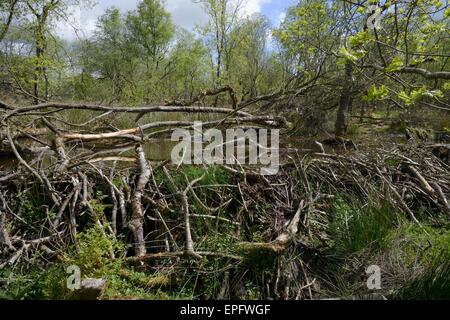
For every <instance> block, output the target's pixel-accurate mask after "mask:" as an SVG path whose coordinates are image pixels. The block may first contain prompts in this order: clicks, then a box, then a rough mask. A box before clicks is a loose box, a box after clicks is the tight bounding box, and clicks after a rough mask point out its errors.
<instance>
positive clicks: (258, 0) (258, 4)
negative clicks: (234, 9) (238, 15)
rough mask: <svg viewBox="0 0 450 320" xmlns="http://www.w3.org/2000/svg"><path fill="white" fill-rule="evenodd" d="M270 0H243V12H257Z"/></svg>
mask: <svg viewBox="0 0 450 320" xmlns="http://www.w3.org/2000/svg"><path fill="white" fill-rule="evenodd" d="M270 2H272V0H244V5H243V10H242V11H243V13H244V14H246V15H252V14H254V13H259V12H261V10H262V6H263V5H264V4H266V3H270Z"/></svg>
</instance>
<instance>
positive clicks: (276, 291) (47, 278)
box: [0, 104, 450, 299]
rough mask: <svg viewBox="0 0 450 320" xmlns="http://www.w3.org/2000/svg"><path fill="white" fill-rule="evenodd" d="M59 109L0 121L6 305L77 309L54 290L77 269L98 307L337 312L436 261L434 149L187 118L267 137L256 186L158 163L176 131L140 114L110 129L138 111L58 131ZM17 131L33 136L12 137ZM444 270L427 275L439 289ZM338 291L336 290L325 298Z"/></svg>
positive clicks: (440, 162)
mask: <svg viewBox="0 0 450 320" xmlns="http://www.w3.org/2000/svg"><path fill="white" fill-rule="evenodd" d="M71 108H73V109H77V108H79V107H78V106H77V105H65V104H60V105H59V104H53V105H51V104H44V105H38V106H32V107H22V108H15V107H11V108H10V109H9V110H6V111H4V112H3V115H2V118H3V123H4V125H3V127H2V128H3V129H2V145H3V151H2V152H1V156H2V160H1V163H0V165H1V175H0V182H1V187H0V190H1V192H0V196H1V198H0V200H1V207H0V208H1V220H0V222H1V224H0V240H1V244H2V251H1V265H0V266H1V269H2V274H3V275H4V279H3V280H2V282H1V283H2V288H3V289H2V290H3V292H4V294H6V295H9V294H14V295H16V294H17V295H20V294H29V293H28V292H30V291H32V292H33V295H35V296H36V297H38V298H50V297H59V298H60V297H66V298H74V297H75V296H77V297H79V298H83V295H87V296H89V295H90V294H92V293H90V292H88V293H80V291H71V290H69V289H67V288H66V285H65V279H66V277H67V274H66V268H67V267H69V266H77V267H79V268H80V270H81V272H82V274H83V277H84V278H85V279H97V281H99V282H98V283H99V285H100V287H99V288H97V289H98V290H97V291H96V292H97V294H96V295H94V296H95V297H101V298H108V299H114V298H118V299H128V298H132V299H135V298H164V297H179V298H181V297H184V298H189V297H198V298H233V299H235V298H238V299H248V298H261V299H317V298H326V297H337V296H338V297H347V298H348V297H351V296H345V295H343V294H344V291H340V290H344V289H346V290H349V291H348V292H352V293H351V295H352V296H354V297H357V296H361V297H362V296H365V295H368V294H369V295H370V294H371V292H370V291H368V289H367V288H364V285H365V282H364V281H363V280H362V279H364V276H365V270H366V268H367V267H368V266H370V265H382V266H383V267H384V268H389V270H390V273H389V280H386V281H389V282H387V283H389V286H387V287H386V288H385V289H384V290H382V291H378V292H377V293H378V294H382V295H383V297H389V298H396V297H407V296H408V294H412V293H410V291H408V290H413V289H412V288H411V289H410V288H409V287H407V286H406V287H405V283H403V282H402V281H401V279H404V278H405V277H407V279H408V281H412V282H411V283H408V285H410V286H413V285H425V284H424V283H421V282H420V281H425V280H422V278H421V277H425V276H431V275H428V273H429V272H430V270H433V269H428V268H429V265H428V264H430V265H431V266H437V265H439V263H441V262H443V261H447V262H448V261H449V260H448V259H447V260H446V258H445V256H441V254H445V252H446V251H445V250H446V248H447V249H448V245H449V236H450V234H449V233H448V232H447V231H446V230H447V229H446V227H445V226H447V225H448V220H449V218H450V206H449V202H448V201H449V200H448V196H449V192H450V172H449V169H450V167H449V162H448V161H449V153H448V151H449V149H448V147H446V145H445V144H438V143H435V142H429V143H425V142H423V141H420V140H417V139H413V140H410V141H409V142H404V143H403V144H400V143H395V142H394V143H393V142H392V141H390V142H386V143H385V144H384V145H383V144H380V145H379V146H378V149H374V148H372V147H370V148H366V149H368V150H365V149H364V148H362V149H360V148H358V146H357V143H356V144H355V143H354V142H351V143H348V142H347V143H345V142H342V144H339V143H338V142H339V141H328V140H325V141H323V140H322V142H314V141H312V140H311V141H306V142H305V140H301V139H298V138H292V137H288V133H289V131H290V130H291V129H290V127H291V126H290V125H289V124H288V123H287V122H286V121H285V120H284V119H282V118H271V117H254V116H252V115H250V114H247V113H245V114H242V115H240V116H239V115H238V116H233V118H227V116H226V114H227V113H229V114H233V113H235V111H233V110H232V109H230V110H219V115H217V114H216V113H215V111H217V110H213V109H204V110H200V109H199V108H196V109H195V112H201V111H204V112H206V113H212V114H214V115H210V116H208V120H209V123H212V124H213V125H214V126H216V127H218V128H220V127H222V128H226V127H232V126H234V127H236V126H241V127H243V128H246V127H248V126H250V127H254V126H259V127H277V128H279V129H281V132H282V133H281V144H280V150H281V151H280V157H281V159H282V160H281V162H280V170H279V172H278V174H276V175H262V174H261V172H260V170H258V168H257V167H254V166H253V167H252V166H250V167H249V166H246V165H242V164H236V165H232V166H230V165H225V164H224V165H213V166H207V165H197V166H195V165H181V166H177V165H174V164H172V163H171V161H170V151H171V149H172V148H173V144H174V142H172V141H170V134H168V133H170V132H171V131H170V130H169V131H168V129H167V127H170V126H171V125H173V126H176V125H183V126H184V127H186V128H188V127H189V125H190V124H189V123H188V121H186V120H184V121H179V120H177V119H175V120H173V119H172V120H170V121H169V120H165V119H163V120H160V118H157V119H156V120H155V115H154V114H153V115H151V116H145V117H143V119H141V120H140V121H141V122H142V123H145V122H146V121H153V122H150V124H149V125H146V124H140V123H141V122H139V125H140V127H139V128H137V129H134V128H129V127H119V126H120V125H122V126H123V124H124V123H126V121H125V119H126V118H127V117H130V114H129V112H132V111H134V113H137V112H145V111H146V110H136V111H135V110H129V109H126V110H124V111H120V110H119V111H116V110H114V111H113V110H109V109H108V108H105V109H108V110H101V111H99V112H97V113H96V115H95V116H93V114H92V112H93V111H92V112H91V111H82V112H88V113H89V114H90V116H91V117H92V120H91V121H89V122H88V123H81V122H80V124H73V123H72V124H70V123H68V122H67V121H66V120H64V119H65V114H64V112H66V111H67V110H70V109H71ZM84 108H87V109H89V108H91V109H94V111H95V110H97V109H98V108H99V107H98V106H91V107H89V106H84ZM102 108H103V107H102ZM173 108H174V109H172V110H165V109H162V110H161V112H162V113H166V112H170V111H173V110H177V109H176V108H175V107H173ZM178 108H179V110H177V111H180V112H182V111H183V108H184V107H178ZM60 109H64V111H58V110H60ZM44 111H45V112H44ZM54 111H57V112H54ZM149 111H151V112H154V110H153V109H152V108H150V109H149ZM186 112H189V110H187V111H186ZM220 112H222V113H224V114H225V117H223V116H222V117H221V116H220ZM59 113H60V114H59ZM46 114H51V115H52V116H51V117H47V116H46ZM179 115H181V116H182V117H183V118H184V119H186V118H189V117H191V118H193V120H198V119H199V117H203V119H205V116H204V115H203V116H194V117H192V116H190V115H189V114H188V113H185V114H184V115H183V114H182V113H180V114H179ZM106 117H109V118H108V119H107V120H106V121H105V118H106ZM131 117H132V118H133V116H131ZM160 117H161V116H160ZM25 118H26V119H27V121H31V122H29V123H33V124H35V125H36V129H30V128H31V126H30V127H27V128H21V127H18V126H17V125H16V123H19V122H22V121H23V120H21V119H25ZM105 122H106V123H108V122H109V126H108V127H105ZM180 122H183V123H180ZM193 123H194V122H192V123H191V125H193ZM163 127H164V129H161V128H163ZM143 128H150V129H147V130H145V129H143ZM168 138H169V140H168ZM286 141H288V142H286ZM331 142H333V143H334V146H333V145H331ZM365 143H366V144H367V143H368V142H367V141H365ZM325 149H327V150H325ZM247 151H248V150H247ZM155 156H156V158H154V157H155ZM158 157H160V158H159V159H158ZM386 256H388V257H389V258H388V259H386ZM355 262H357V263H358V264H357V265H356V266H354V265H353V263H355ZM414 264H415V265H416V267H415V268H412V269H409V267H410V266H411V265H414ZM400 265H401V266H402V267H399V266H400ZM447 267H448V265H447ZM342 270H346V271H345V273H343V272H342ZM446 270H447V271H448V269H442V270H441V269H438V270H433V272H444V274H442V277H444V278H445V277H446V276H447V275H446V274H445V272H446ZM38 274H39V276H37V275H38ZM439 275H440V274H439ZM433 276H434V274H433ZM8 277H20V278H19V280H17V281H11V280H10V279H9V278H8ZM341 277H343V278H341ZM344 278H345V279H347V280H346V281H348V285H349V286H350V287H348V288H341V287H339V286H340V285H341V281H343V279H344ZM416 278H417V279H416ZM412 279H415V280H412ZM443 280H445V279H443ZM90 281H92V280H90ZM415 281H418V283H417V284H416V282H415ZM19 286H20V287H19ZM32 288H33V289H32ZM35 288H37V289H35ZM81 292H83V290H82V289H81ZM129 292H131V294H130V293H129ZM80 295H81V296H80Z"/></svg>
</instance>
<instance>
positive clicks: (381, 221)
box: [330, 198, 397, 253]
mask: <svg viewBox="0 0 450 320" xmlns="http://www.w3.org/2000/svg"><path fill="white" fill-rule="evenodd" d="M396 219H397V215H396V213H395V211H394V210H393V209H392V207H391V206H390V205H389V204H387V203H380V204H370V203H369V204H366V205H364V204H362V203H360V202H359V201H355V200H353V201H352V202H346V201H344V200H343V199H340V198H338V199H337V200H336V202H335V203H334V208H333V218H332V223H331V225H330V233H331V235H332V239H333V240H334V245H333V247H334V248H335V249H336V250H337V251H338V252H346V253H356V252H359V251H363V250H369V251H370V250H380V249H383V248H385V247H387V246H388V244H389V242H388V235H389V233H390V231H391V229H392V228H394V227H395V223H396Z"/></svg>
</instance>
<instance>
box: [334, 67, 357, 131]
mask: <svg viewBox="0 0 450 320" xmlns="http://www.w3.org/2000/svg"><path fill="white" fill-rule="evenodd" d="M352 87H353V65H352V63H351V62H347V63H346V64H345V76H344V87H343V89H342V93H341V98H340V100H339V109H338V112H337V119H336V128H335V129H336V131H335V134H336V137H338V138H339V137H344V136H345V135H346V134H347V128H348V112H349V109H350V107H351V105H352V102H353V97H352Z"/></svg>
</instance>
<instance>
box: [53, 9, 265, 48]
mask: <svg viewBox="0 0 450 320" xmlns="http://www.w3.org/2000/svg"><path fill="white" fill-rule="evenodd" d="M243 1H244V2H243V6H242V13H243V14H244V15H251V14H253V13H258V12H261V10H262V7H263V5H264V4H267V3H270V2H272V1H274V0H243ZM138 2H139V0H97V5H96V6H95V7H93V8H89V9H86V8H84V9H80V8H77V7H72V8H71V10H70V14H69V22H60V23H58V25H57V30H56V31H57V33H58V35H59V36H61V37H63V38H64V39H67V40H74V39H76V38H77V36H79V37H89V36H91V35H92V33H93V32H94V30H95V27H96V23H97V19H98V17H99V16H101V15H102V14H103V13H104V12H105V10H106V9H107V8H109V7H117V8H119V9H120V10H121V11H122V12H126V11H128V10H133V9H135V8H136V6H137V3H138ZM165 2H166V9H167V11H169V12H170V13H171V15H172V19H173V21H174V22H175V24H176V25H177V26H180V27H182V28H185V29H189V30H192V29H193V28H194V27H195V26H196V25H203V24H205V23H206V22H207V21H208V17H207V15H206V14H205V13H204V12H203V9H202V7H201V5H200V4H198V3H195V2H193V1H192V0H166V1H165ZM74 29H77V30H78V32H75V30H74Z"/></svg>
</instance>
